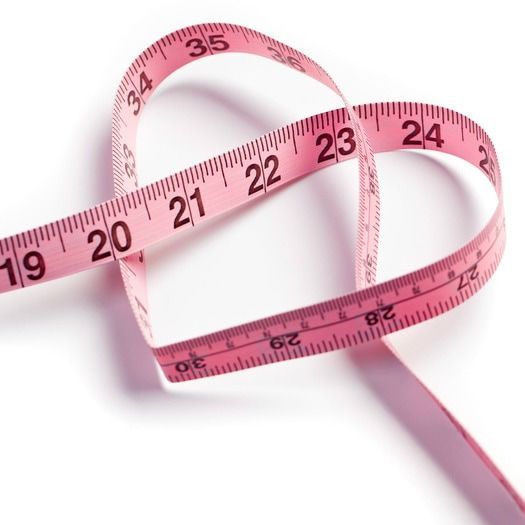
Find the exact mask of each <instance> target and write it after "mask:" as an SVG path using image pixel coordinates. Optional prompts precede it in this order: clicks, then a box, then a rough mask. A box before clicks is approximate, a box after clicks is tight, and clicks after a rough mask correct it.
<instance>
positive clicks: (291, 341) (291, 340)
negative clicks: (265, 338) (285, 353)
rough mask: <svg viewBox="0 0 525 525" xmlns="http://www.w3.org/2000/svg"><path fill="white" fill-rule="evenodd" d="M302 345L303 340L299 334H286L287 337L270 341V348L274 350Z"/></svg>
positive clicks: (273, 338) (282, 336)
mask: <svg viewBox="0 0 525 525" xmlns="http://www.w3.org/2000/svg"><path fill="white" fill-rule="evenodd" d="M300 343H301V340H300V339H299V334H298V333H297V332H295V333H293V334H286V335H280V336H277V337H272V338H271V339H270V346H271V347H272V348H273V349H274V350H279V349H280V348H283V347H284V346H286V345H290V346H297V345H298V344H300Z"/></svg>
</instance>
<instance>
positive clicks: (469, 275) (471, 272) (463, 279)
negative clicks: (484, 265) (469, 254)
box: [458, 264, 479, 292]
mask: <svg viewBox="0 0 525 525" xmlns="http://www.w3.org/2000/svg"><path fill="white" fill-rule="evenodd" d="M478 277H479V272H478V265H477V264H475V265H474V266H473V267H472V268H469V269H468V270H467V271H466V272H465V273H462V274H461V275H460V276H459V283H458V292H459V291H460V290H462V289H463V288H465V286H468V285H469V283H470V282H471V281H475V280H476V279H477V278H478Z"/></svg>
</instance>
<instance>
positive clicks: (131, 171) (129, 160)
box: [123, 144, 137, 180]
mask: <svg viewBox="0 0 525 525" xmlns="http://www.w3.org/2000/svg"><path fill="white" fill-rule="evenodd" d="M123 150H124V156H125V157H126V163H125V165H124V169H125V170H126V175H127V176H128V177H129V178H130V179H133V180H136V179H137V173H136V171H135V167H136V162H135V155H133V152H132V151H131V150H130V149H129V147H128V145H127V144H124V146H123Z"/></svg>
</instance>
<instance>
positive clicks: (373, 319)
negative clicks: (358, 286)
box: [365, 306, 396, 326]
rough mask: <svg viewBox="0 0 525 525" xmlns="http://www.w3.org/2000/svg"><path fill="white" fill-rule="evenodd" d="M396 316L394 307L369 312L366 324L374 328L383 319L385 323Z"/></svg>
mask: <svg viewBox="0 0 525 525" xmlns="http://www.w3.org/2000/svg"><path fill="white" fill-rule="evenodd" d="M395 316H396V314H395V312H394V307H393V306H385V307H384V308H380V309H379V310H374V311H373V312H368V313H367V314H366V315H365V319H366V324H367V325H368V326H373V325H375V324H377V323H379V321H380V320H381V319H384V320H385V321H390V320H391V319H393V318H394V317H395Z"/></svg>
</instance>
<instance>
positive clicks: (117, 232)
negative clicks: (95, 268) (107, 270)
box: [87, 221, 131, 262]
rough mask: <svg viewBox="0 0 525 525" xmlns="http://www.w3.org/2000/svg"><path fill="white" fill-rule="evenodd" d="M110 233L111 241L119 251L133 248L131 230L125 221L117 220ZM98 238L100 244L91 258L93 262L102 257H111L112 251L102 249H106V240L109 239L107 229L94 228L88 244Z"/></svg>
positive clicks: (90, 233)
mask: <svg viewBox="0 0 525 525" xmlns="http://www.w3.org/2000/svg"><path fill="white" fill-rule="evenodd" d="M110 233H111V242H112V243H113V246H114V247H115V250H117V251H118V252H125V251H126V250H129V249H130V248H131V232H130V231H129V228H128V225H127V224H126V223H125V222H124V221H117V222H116V223H115V224H113V226H112V227H111V231H110ZM122 237H123V239H122ZM97 238H98V245H97V247H96V248H95V251H94V252H93V255H92V256H91V260H92V261H93V262H95V261H100V260H101V259H105V258H106V257H111V251H109V250H107V251H105V252H104V251H102V250H104V247H105V246H106V242H107V240H108V237H107V235H106V232H105V231H103V230H93V231H92V232H89V235H88V238H87V241H88V244H91V243H93V242H95V239H97Z"/></svg>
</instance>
